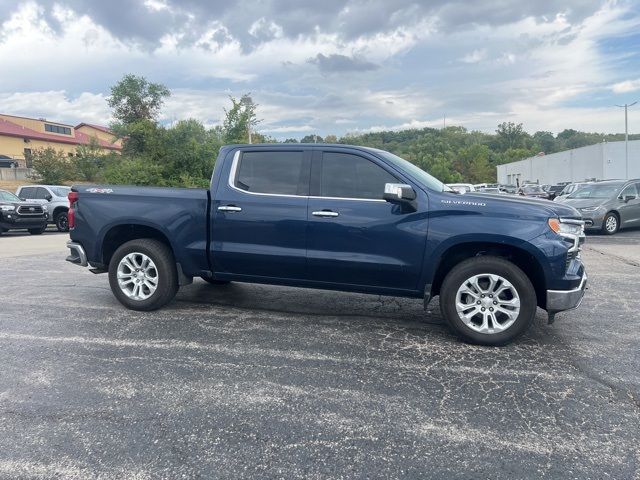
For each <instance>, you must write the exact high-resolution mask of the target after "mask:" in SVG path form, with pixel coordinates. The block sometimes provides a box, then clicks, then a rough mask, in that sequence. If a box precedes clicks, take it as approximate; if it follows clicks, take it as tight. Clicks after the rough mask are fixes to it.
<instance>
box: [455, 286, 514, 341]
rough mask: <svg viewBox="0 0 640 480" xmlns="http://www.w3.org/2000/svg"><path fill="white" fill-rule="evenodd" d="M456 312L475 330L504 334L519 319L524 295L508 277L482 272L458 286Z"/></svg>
mask: <svg viewBox="0 0 640 480" xmlns="http://www.w3.org/2000/svg"><path fill="white" fill-rule="evenodd" d="M456 311H457V312H458V316H459V317H460V320H462V321H463V322H464V324H465V325H466V326H467V327H469V328H471V329H472V330H475V331H476V332H479V333H486V334H493V333H500V332H503V331H505V330H506V329H507V328H509V327H510V326H511V325H513V322H515V321H516V319H517V318H518V315H519V314H520V296H519V295H518V291H517V290H516V288H515V287H514V286H513V285H512V284H511V283H509V281H508V280H507V279H505V278H503V277H501V276H500V275H495V274H492V273H481V274H480V275H474V276H473V277H471V278H468V279H467V280H465V281H464V282H463V283H462V285H461V286H460V288H459V289H458V292H457V293H456Z"/></svg>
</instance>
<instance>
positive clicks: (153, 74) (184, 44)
mask: <svg viewBox="0 0 640 480" xmlns="http://www.w3.org/2000/svg"><path fill="white" fill-rule="evenodd" d="M638 3H639V2H633V1H604V2H603V1H590V0H564V1H558V0H538V1H536V2H522V1H519V0H518V1H511V0H494V1H493V2H486V1H482V0H467V1H456V0H449V1H445V0H433V1H429V2H424V1H423V2H414V1H410V0H394V1H393V2H390V1H388V0H368V1H365V0H324V1H323V2H317V1H314V2H304V1H296V0H242V1H239V2H231V1H222V0H135V1H133V0H112V1H109V2H104V1H101V0H98V1H90V0H36V1H28V2H25V1H24V0H22V1H17V0H3V1H2V2H1V4H0V23H2V28H1V29H0V64H2V66H3V72H4V73H3V75H2V80H1V81H0V112H3V113H12V114H17V115H27V116H34V117H46V118H48V119H50V120H58V121H65V122H69V123H76V122H80V121H88V122H95V123H100V124H107V123H108V122H109V121H110V117H109V109H108V108H107V105H106V97H107V96H108V94H109V86H110V85H112V84H113V83H114V82H116V81H117V80H118V79H119V78H120V77H121V76H122V75H124V74H125V73H135V74H138V75H144V76H146V77H147V78H148V79H150V80H152V81H156V82H162V83H164V84H166V85H167V86H168V87H169V88H170V89H171V90H172V92H173V95H172V97H171V98H170V99H169V100H168V101H167V103H166V105H165V108H164V109H163V111H162V121H163V122H165V123H170V122H173V121H176V120H180V119H185V118H190V117H193V118H197V119H199V120H201V121H203V122H204V123H206V124H207V125H215V124H218V123H220V122H221V120H222V115H223V107H224V106H226V105H227V104H228V96H229V95H234V96H240V95H242V94H243V93H245V92H251V93H252V95H253V97H254V100H255V101H256V102H257V103H258V104H260V107H259V116H260V118H262V119H263V122H262V123H261V125H260V127H259V130H260V131H262V132H263V133H265V134H268V135H272V136H274V137H276V138H281V139H282V138H287V137H298V138H299V137H301V136H303V135H306V134H308V133H318V134H320V135H327V134H337V135H344V134H347V133H357V132H367V131H376V130H382V129H401V128H409V127H424V126H441V125H442V119H443V116H444V115H446V117H447V125H462V126H465V127H467V128H469V129H479V130H484V131H493V130H494V129H495V128H496V125H497V124H498V123H500V122H502V121H513V122H518V123H520V122H521V123H523V124H524V126H525V129H527V130H528V131H530V132H534V131H536V130H549V131H552V132H558V131H560V130H563V129H565V128H574V129H580V130H588V131H601V132H620V131H622V130H623V128H624V121H623V116H622V113H621V111H620V110H619V109H617V108H615V107H614V106H613V105H615V104H620V103H625V102H629V103H630V102H633V101H635V100H638V99H640V34H639V33H638V32H640V7H639V6H638ZM636 119H637V120H636ZM630 130H631V131H632V132H638V131H640V109H637V111H633V110H632V111H630Z"/></svg>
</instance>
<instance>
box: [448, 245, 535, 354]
mask: <svg viewBox="0 0 640 480" xmlns="http://www.w3.org/2000/svg"><path fill="white" fill-rule="evenodd" d="M482 274H494V275H499V276H501V277H502V278H504V279H505V280H507V281H508V282H509V283H511V285H512V286H513V287H514V288H515V290H516V292H517V294H518V296H519V298H520V311H519V313H518V316H517V318H516V319H515V321H513V323H512V324H511V326H509V327H507V328H506V329H505V330H503V331H501V332H496V333H481V332H478V331H476V330H474V329H472V328H471V327H469V326H468V325H467V324H466V323H465V322H463V321H462V319H461V318H460V316H459V315H458V312H457V310H456V296H457V293H458V289H459V288H460V287H461V286H462V285H463V283H465V282H466V281H467V280H468V279H470V278H471V277H473V276H475V275H482ZM483 298H484V297H483ZM483 301H484V300H483ZM536 307H537V301H536V292H535V289H534V287H533V285H532V284H531V281H530V280H529V278H528V277H527V276H526V275H525V273H524V272H523V271H522V270H520V268H518V267H517V266H516V265H514V264H513V263H511V262H509V261H508V260H505V259H504V258H500V257H491V256H484V257H473V258H470V259H467V260H464V261H463V262H460V263H459V264H458V265H456V266H455V267H454V268H453V269H452V270H451V271H450V272H449V274H448V275H447V276H446V278H445V279H444V282H443V283H442V287H441V288H440V311H441V312H442V316H443V317H444V319H445V320H446V321H447V323H448V325H449V327H450V328H451V329H452V330H453V332H454V333H456V334H457V335H458V336H459V337H460V338H462V339H463V340H464V341H466V342H469V343H474V344H478V345H490V346H500V345H506V344H508V343H510V342H512V341H513V340H514V339H516V338H517V337H519V336H520V335H522V334H523V333H524V332H526V331H527V329H528V328H529V327H530V326H531V323H532V322H533V319H534V317H535V314H536ZM474 308H475V306H474ZM478 308H480V307H478ZM480 315H482V314H481V313H480Z"/></svg>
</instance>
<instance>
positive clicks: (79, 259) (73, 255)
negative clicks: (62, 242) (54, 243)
mask: <svg viewBox="0 0 640 480" xmlns="http://www.w3.org/2000/svg"><path fill="white" fill-rule="evenodd" d="M67 248H68V249H69V251H70V253H69V256H68V257H67V258H66V260H67V262H70V263H73V264H74V265H80V266H81V267H86V266H88V265H89V262H87V254H86V253H85V251H84V248H82V245H80V244H79V243H77V242H73V241H71V240H69V241H68V242H67Z"/></svg>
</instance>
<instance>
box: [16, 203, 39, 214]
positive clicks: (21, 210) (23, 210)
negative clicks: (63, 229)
mask: <svg viewBox="0 0 640 480" xmlns="http://www.w3.org/2000/svg"><path fill="white" fill-rule="evenodd" d="M43 213H44V210H43V209H42V207H40V206H38V205H32V206H30V207H27V206H22V207H18V214H20V215H42V214H43Z"/></svg>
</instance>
